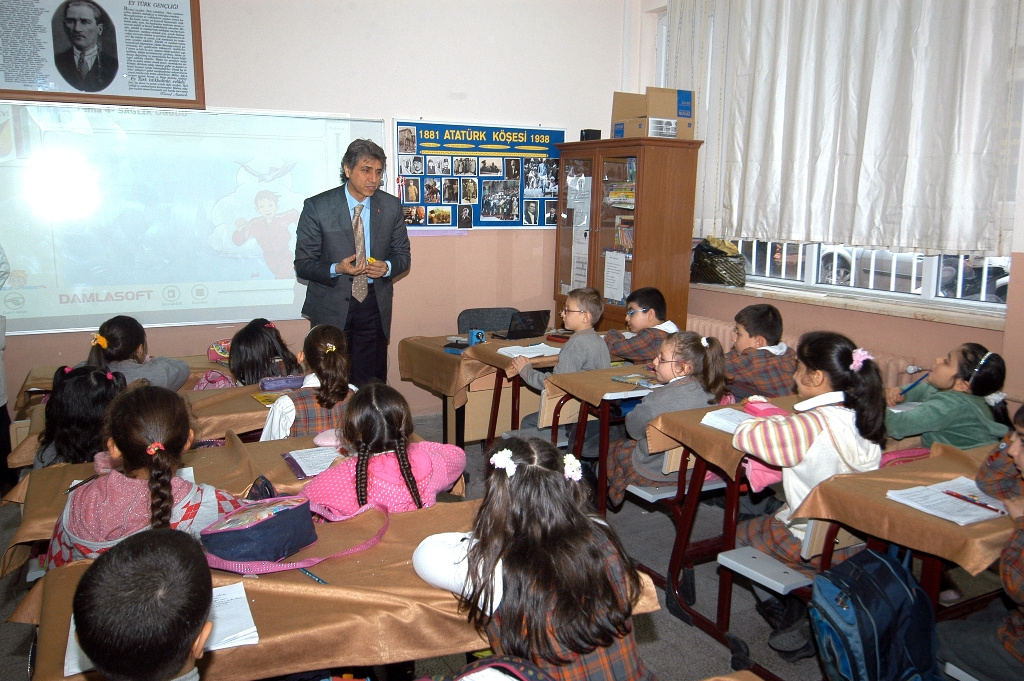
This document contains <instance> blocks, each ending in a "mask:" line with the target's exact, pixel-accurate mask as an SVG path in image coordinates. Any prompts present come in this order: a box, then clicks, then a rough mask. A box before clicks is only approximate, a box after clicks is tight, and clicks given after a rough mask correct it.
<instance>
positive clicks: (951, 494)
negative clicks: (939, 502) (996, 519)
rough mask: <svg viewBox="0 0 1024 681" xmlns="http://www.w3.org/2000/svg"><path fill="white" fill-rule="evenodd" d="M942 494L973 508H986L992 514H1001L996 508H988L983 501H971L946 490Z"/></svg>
mask: <svg viewBox="0 0 1024 681" xmlns="http://www.w3.org/2000/svg"><path fill="white" fill-rule="evenodd" d="M942 493H943V494H948V495H949V496H951V497H953V498H954V499H959V500H960V501H966V502H967V503H968V504H974V505H975V506H981V507H982V508H987V509H988V510H990V511H992V512H993V513H998V514H999V515H1002V514H1003V511H1000V510H999V509H998V508H995V507H993V506H989V505H988V504H986V503H985V502H983V501H978V500H977V499H972V498H970V497H967V496H964V495H963V494H960V493H958V492H954V491H953V490H950V489H946V490H943V491H942Z"/></svg>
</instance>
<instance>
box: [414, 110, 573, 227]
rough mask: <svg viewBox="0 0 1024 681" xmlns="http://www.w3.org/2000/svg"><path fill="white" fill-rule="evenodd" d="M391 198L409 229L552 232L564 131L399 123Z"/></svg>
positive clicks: (556, 210)
mask: <svg viewBox="0 0 1024 681" xmlns="http://www.w3.org/2000/svg"><path fill="white" fill-rule="evenodd" d="M395 128H396V135H397V139H396V143H395V149H397V150H398V159H397V163H396V164H395V166H396V168H397V170H396V171H395V173H396V175H397V177H396V187H395V189H396V191H395V195H396V196H398V197H400V198H401V199H402V205H403V210H404V211H405V221H406V223H408V225H409V228H410V229H412V230H415V229H417V228H423V229H445V228H449V229H470V228H491V229H506V228H509V227H528V228H544V227H549V228H553V227H554V226H555V223H556V221H557V219H556V218H557V213H558V177H559V176H558V150H557V149H555V145H556V144H560V143H562V142H563V141H564V140H565V131H564V130H552V129H548V128H512V127H504V126H490V125H462V124H458V123H425V122H423V121H397V122H396V124H395Z"/></svg>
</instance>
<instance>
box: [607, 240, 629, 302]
mask: <svg viewBox="0 0 1024 681" xmlns="http://www.w3.org/2000/svg"><path fill="white" fill-rule="evenodd" d="M604 255H605V258H604V297H605V298H607V299H608V300H622V299H623V298H625V297H626V292H625V290H624V286H625V280H626V254H625V253H619V252H617V251H606V252H605V254H604Z"/></svg>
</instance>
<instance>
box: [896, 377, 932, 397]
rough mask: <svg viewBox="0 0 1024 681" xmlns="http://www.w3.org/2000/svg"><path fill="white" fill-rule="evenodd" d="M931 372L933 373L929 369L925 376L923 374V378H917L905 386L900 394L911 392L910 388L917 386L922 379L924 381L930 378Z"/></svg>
mask: <svg viewBox="0 0 1024 681" xmlns="http://www.w3.org/2000/svg"><path fill="white" fill-rule="evenodd" d="M930 373H931V372H930V371H929V372H928V373H926V374H925V375H924V376H922V377H921V378H919V379H917V380H916V381H914V382H913V383H911V384H910V385H908V386H907V387H906V388H904V389H903V390H901V391H900V395H906V394H907V393H908V392H910V389H911V388H913V387H914V386H916V385H917V384H918V383H920V382H921V381H923V380H924V379H926V378H928V374H930Z"/></svg>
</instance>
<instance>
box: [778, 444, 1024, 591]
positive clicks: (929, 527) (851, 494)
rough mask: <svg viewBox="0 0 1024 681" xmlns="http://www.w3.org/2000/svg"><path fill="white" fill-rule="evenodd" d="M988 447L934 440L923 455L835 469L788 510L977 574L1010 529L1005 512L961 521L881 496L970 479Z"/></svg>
mask: <svg viewBox="0 0 1024 681" xmlns="http://www.w3.org/2000/svg"><path fill="white" fill-rule="evenodd" d="M990 451H992V448H991V447H978V448H976V449H970V450H967V451H963V450H959V449H957V448H955V447H950V446H948V445H935V446H934V447H932V455H931V457H929V458H927V459H922V460H919V461H912V462H910V463H906V464H902V465H897V466H888V467H886V468H880V469H879V470H877V471H871V472H868V473H856V474H852V475H836V476H833V477H831V478H829V479H828V480H826V481H824V482H822V483H820V484H819V485H817V486H816V487H815V488H814V489H812V490H811V493H810V494H809V495H807V498H806V499H804V503H803V504H801V505H800V508H798V509H797V510H796V512H794V513H793V516H794V517H797V518H824V519H826V520H834V521H836V522H839V523H842V524H843V525H847V526H848V527H851V528H853V529H855V530H860V531H861V532H865V533H867V534H870V535H872V536H874V537H878V538H879V539H884V540H886V541H891V542H895V543H896V544H899V545H900V546H906V547H909V548H912V549H914V550H916V551H922V552H924V553H930V554H932V555H935V556H939V557H940V558H945V559H946V560H951V561H953V562H954V563H956V564H958V565H960V566H961V567H963V568H964V569H965V570H967V571H968V572H969V573H971V574H972V575H977V574H979V573H980V572H982V571H983V570H985V569H986V568H987V567H988V566H989V565H991V564H992V563H993V562H994V561H995V560H997V559H998V558H999V555H1000V554H1001V553H1002V551H1003V547H1004V546H1006V542H1007V540H1008V539H1009V537H1010V533H1011V532H1012V531H1013V522H1012V521H1011V520H1010V518H1009V517H1006V516H1004V517H1002V518H996V519H994V520H988V521H985V522H983V523H976V524H974V525H967V526H966V527H961V526H960V525H957V524H956V523H953V522H950V521H948V520H943V519H942V518H937V517H935V516H932V515H928V514H927V513H924V512H922V511H918V510H916V509H913V508H911V507H909V506H906V505H904V504H901V503H898V502H896V501H893V500H891V499H886V498H885V493H886V492H887V491H888V490H890V489H905V488H907V487H916V486H918V485H931V484H934V483H937V482H942V481H944V480H952V479H953V478H955V477H957V476H960V475H965V476H967V477H969V478H971V479H972V480H973V479H974V476H975V474H976V473H977V471H978V467H979V466H980V465H981V462H982V461H984V459H985V457H986V456H987V455H988V453H989V452H990Z"/></svg>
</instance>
